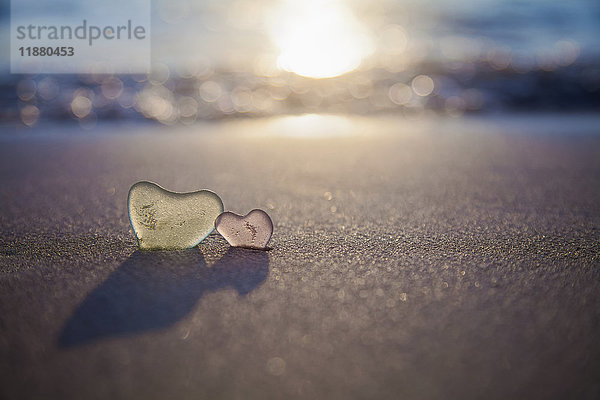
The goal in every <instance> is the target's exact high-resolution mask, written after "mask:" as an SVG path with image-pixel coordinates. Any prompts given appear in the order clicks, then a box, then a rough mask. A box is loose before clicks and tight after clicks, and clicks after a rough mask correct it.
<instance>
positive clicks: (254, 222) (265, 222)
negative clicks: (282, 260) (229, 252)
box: [215, 210, 273, 249]
mask: <svg viewBox="0 0 600 400" xmlns="http://www.w3.org/2000/svg"><path fill="white" fill-rule="evenodd" d="M215 228H216V229H217V232H219V233H220V234H221V236H223V237H224V238H225V240H227V242H229V244H230V245H232V246H234V247H247V248H250V249H266V248H267V243H269V240H270V239H271V235H272V234H273V221H271V218H270V217H269V215H268V214H267V213H266V212H264V211H263V210H252V211H250V212H249V213H248V214H247V215H246V216H244V217H242V216H241V215H237V214H234V213H232V212H224V213H222V214H221V215H219V216H218V217H217V219H216V220H215Z"/></svg>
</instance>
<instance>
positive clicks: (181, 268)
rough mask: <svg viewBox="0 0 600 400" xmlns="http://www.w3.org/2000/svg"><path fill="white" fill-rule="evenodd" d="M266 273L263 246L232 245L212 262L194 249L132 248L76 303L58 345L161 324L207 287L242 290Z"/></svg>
mask: <svg viewBox="0 0 600 400" xmlns="http://www.w3.org/2000/svg"><path fill="white" fill-rule="evenodd" d="M268 274H269V256H268V255H267V253H266V252H264V251H258V250H247V249H239V248H235V247H231V248H230V249H229V250H228V251H227V253H225V255H224V256H223V257H221V258H220V259H219V260H218V261H216V262H215V263H214V264H213V265H212V266H210V267H209V266H207V264H206V262H205V261H204V257H203V256H202V253H201V252H200V251H198V249H197V248H196V249H189V250H182V251H140V250H138V251H136V252H135V253H133V254H132V255H131V257H130V258H128V259H127V260H126V261H125V262H124V263H123V264H122V265H121V266H119V268H117V269H116V270H115V271H114V272H113V273H112V274H111V275H110V276H109V277H108V278H107V279H106V281H104V282H103V283H102V284H101V285H100V286H99V287H97V288H96V289H95V290H94V291H92V292H91V293H90V294H89V295H88V297H87V298H86V299H85V300H84V301H83V302H82V303H81V304H80V305H79V307H77V309H76V310H75V312H74V313H73V315H72V316H71V317H70V318H69V320H68V321H67V323H66V324H65V327H64V328H63V330H62V332H61V333H60V335H59V337H58V346H59V347H71V346H77V345H80V344H85V343H88V342H90V341H93V340H96V339H101V338H106V337H112V336H122V335H127V334H133V333H139V332H145V331H149V330H154V329H160V328H165V327H168V326H171V325H173V324H175V323H176V322H177V321H179V320H181V319H182V318H184V317H185V316H186V315H188V314H189V313H190V312H191V311H192V310H193V309H194V307H195V305H196V303H197V302H198V300H199V299H200V298H201V297H202V296H203V295H204V294H205V293H207V292H211V291H216V290H220V289H225V288H234V289H235V290H237V292H238V293H239V294H240V295H245V294H247V293H249V292H251V291H252V290H254V289H256V288H257V287H259V286H260V285H261V284H262V283H263V282H264V281H265V279H266V278H267V275H268Z"/></svg>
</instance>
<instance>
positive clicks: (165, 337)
mask: <svg viewBox="0 0 600 400" xmlns="http://www.w3.org/2000/svg"><path fill="white" fill-rule="evenodd" d="M599 122H600V119H599V118H598V116H597V115H564V116H557V115H540V116H535V115H529V116H525V115H522V116H508V117H476V116H472V117H465V118H461V119H452V118H446V117H432V118H414V119H406V118H396V117H386V116H381V117H340V116H311V115H309V116H292V117H285V118H272V119H237V120H236V119H233V120H230V121H225V122H214V123H198V124H194V125H191V126H175V127H161V126H159V125H158V124H150V123H148V124H146V123H144V124H133V123H126V124H119V123H118V122H111V123H105V124H103V123H99V124H98V125H97V126H96V127H95V128H94V129H92V130H90V131H86V130H82V129H81V128H79V127H77V126H76V125H75V124H73V125H68V124H61V125H56V126H55V127H52V126H48V125H49V124H48V125H44V124H41V125H39V126H37V127H35V128H34V129H31V130H25V129H24V128H15V129H12V128H6V129H3V131H2V135H0V176H1V178H2V185H0V205H1V207H0V226H1V227H2V228H1V230H0V376H2V378H1V384H0V398H6V399H17V398H18V399H34V398H60V399H95V398H98V399H106V398H112V399H166V398H173V399H215V398H228V399H230V398H243V399H249V398H256V399H281V398H298V399H300V398H308V399H322V398H333V399H359V398H361V399H365V398H404V399H440V398H460V399H480V398H486V399H505V398H515V399H518V398H520V399H523V398H527V399H550V398H556V399H559V398H581V399H586V398H590V399H591V398H597V397H598V396H600V385H599V384H598V382H599V381H600V344H599V343H598V338H599V337H600V323H599V322H600V259H599V257H600V157H599V155H600V130H599V129H598V126H600V123H599ZM139 180H150V181H153V182H156V183H158V184H160V185H161V186H163V187H165V188H167V189H170V190H174V191H193V190H198V189H210V190H213V191H215V192H216V193H218V194H219V195H220V196H221V198H222V200H223V202H224V204H225V209H226V210H229V211H233V212H236V213H238V214H245V213H247V212H248V211H250V210H251V209H253V208H261V209H264V210H265V211H267V212H268V213H269V215H270V216H271V218H272V219H273V222H274V226H275V230H274V235H273V238H272V241H271V243H270V246H271V247H272V249H271V250H270V251H268V252H261V251H256V250H242V249H232V248H230V247H229V246H228V245H227V243H226V242H225V241H224V240H223V239H222V238H221V237H219V236H218V235H217V234H216V233H213V234H211V235H210V236H209V237H208V238H207V239H206V240H205V241H204V242H202V243H201V244H200V245H199V247H198V248H195V249H190V250H186V251H179V252H143V251H139V250H137V243H136V240H135V236H134V234H133V232H132V231H131V227H130V225H129V220H128V215H127V203H126V201H127V192H128V190H129V187H130V186H131V185H132V184H133V183H135V182H137V181H139Z"/></svg>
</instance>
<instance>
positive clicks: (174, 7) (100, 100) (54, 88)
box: [0, 0, 600, 127]
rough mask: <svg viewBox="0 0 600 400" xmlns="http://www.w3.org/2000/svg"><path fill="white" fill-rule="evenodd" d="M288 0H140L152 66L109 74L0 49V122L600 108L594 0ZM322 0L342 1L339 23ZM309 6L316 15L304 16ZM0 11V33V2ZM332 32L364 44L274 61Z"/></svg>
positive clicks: (62, 8) (75, 10)
mask: <svg viewBox="0 0 600 400" xmlns="http://www.w3.org/2000/svg"><path fill="white" fill-rule="evenodd" d="M22 1H31V0H22ZM301 3H302V4H308V5H307V6H303V7H304V8H303V10H304V11H306V14H305V15H304V14H302V13H295V12H288V14H285V13H281V9H282V7H281V6H282V4H283V5H286V6H289V5H290V4H292V6H296V5H297V4H295V3H294V1H292V0H258V1H250V0H234V1H231V0H225V1H224V0H220V1H217V0H205V1H191V0H171V1H167V0H159V1H157V2H153V11H152V52H153V64H152V70H151V71H149V72H148V73H147V74H142V75H115V74H112V73H111V71H110V67H108V68H107V66H99V67H98V68H97V69H95V70H91V71H90V73H88V74H82V75H50V74H43V73H40V74H37V75H15V74H12V75H11V74H9V73H8V72H7V61H8V60H3V64H2V70H3V71H4V73H2V74H1V75H0V120H2V121H5V122H9V123H13V122H14V123H17V124H25V125H30V126H31V125H35V124H39V123H43V122H44V121H48V120H60V121H63V120H64V121H68V120H72V121H77V122H78V123H80V124H81V125H82V126H84V127H89V126H94V125H95V124H96V123H97V122H98V121H102V120H115V119H132V120H135V119H151V120H156V121H159V122H161V123H163V124H167V125H170V124H175V123H183V124H188V123H193V122H194V121H196V120H205V119H220V118H226V117H227V118H229V117H236V116H250V117H257V116H270V115H282V114H298V113H319V112H325V113H339V114H373V113H398V114H407V115H420V114H426V113H442V114H447V115H451V116H459V115H462V114H464V113H496V112H502V111H511V112H513V111H517V112H530V111H554V112H563V111H592V112H597V111H599V110H600V95H599V93H600V46H598V44H597V38H598V37H600V3H599V2H597V1H595V0H574V1H568V2H565V1H557V0H545V1H535V0H533V1H523V0H504V1H502V0H480V1H477V2H474V1H460V0H454V1H450V0H421V1H416V0H407V1H392V0H378V1H372V2H360V1H357V0H348V1H341V0H340V1H336V0H329V1H318V0H315V1H309V2H301ZM32 4H33V3H32ZM298 4H299V3H298ZM332 4H333V5H334V6H335V7H337V8H335V9H334V10H337V9H339V10H344V13H340V16H343V18H342V17H340V22H339V24H338V25H339V26H337V25H336V26H334V25H335V22H336V17H337V15H336V14H335V13H331V10H332V9H333V8H332ZM99 6H101V4H100V3H99V2H91V1H79V2H74V1H69V0H63V1H60V2H56V3H54V4H53V7H46V6H33V5H32V8H31V9H32V13H34V12H35V13H36V15H40V14H41V15H44V13H48V14H51V13H70V14H72V15H80V14H81V13H83V14H85V13H86V12H92V13H93V10H94V7H99ZM4 9H5V10H6V9H7V8H6V7H4ZM290 9H293V10H295V9H296V8H293V7H292V8H290ZM328 10H329V11H328ZM327 12H330V14H327ZM296 14H298V15H296ZM319 17H323V18H322V19H323V21H324V22H318V21H317V22H315V20H319ZM303 18H304V19H305V20H303ZM350 19H352V21H353V24H354V25H352V29H355V30H356V29H357V28H355V25H356V26H357V25H360V32H359V33H360V35H359V36H357V35H354V36H352V33H353V31H351V30H349V28H348V29H346V27H345V26H344V23H345V21H346V22H347V20H350ZM1 21H2V22H1V23H2V28H3V30H4V31H6V30H7V29H8V28H7V26H8V24H9V22H10V21H9V18H8V14H7V13H6V12H4V13H3V18H2V20H1ZM273 21H275V22H273ZM319 21H320V20H319ZM294 26H297V27H298V28H297V29H296V31H297V32H299V33H300V34H301V35H302V37H304V38H305V39H304V42H302V41H301V42H300V43H298V41H297V40H296V42H293V44H289V43H290V42H288V44H286V43H285V42H284V44H283V45H282V44H281V40H280V39H281V38H280V37H279V36H281V32H282V29H283V31H284V32H285V30H286V29H288V28H290V27H292V28H293V27H294ZM348 26H350V25H348ZM274 27H275V28H274ZM277 29H279V30H277ZM290 29H291V28H290ZM288 30H289V29H288ZM315 32H316V33H315ZM332 38H335V40H337V42H339V43H336V42H335V41H333V42H332V43H333V46H332V47H330V48H333V49H335V48H336V47H338V45H339V47H340V48H344V49H347V50H346V52H350V51H352V49H355V48H357V47H358V46H359V43H358V40H359V38H366V39H368V43H369V50H368V51H364V54H363V55H362V58H361V59H360V64H359V65H356V66H354V65H353V66H352V68H351V69H350V70H349V71H345V73H343V74H340V75H336V76H332V77H328V78H326V79H314V78H313V77H311V76H302V73H298V71H301V70H300V69H298V68H296V69H294V65H293V64H292V65H291V67H289V65H288V66H286V65H282V61H281V54H282V53H284V52H286V51H287V52H288V53H290V52H291V54H292V56H295V57H296V58H293V57H292V61H294V62H296V63H297V64H298V65H302V66H306V63H307V62H308V66H309V67H314V68H317V70H318V68H319V67H323V66H322V65H319V64H318V60H314V59H317V58H319V57H320V55H319V54H320V53H314V52H312V53H311V51H312V50H314V49H317V48H319V46H322V42H327V40H330V41H332V40H333V39H332ZM3 46H6V44H5V43H4V44H3ZM286 46H288V47H287V48H286ZM294 46H295V47H294ZM299 49H300V50H302V51H300V50H299ZM325 49H326V50H327V49H328V48H325ZM294 51H295V52H294ZM5 53H6V52H5ZM340 54H341V55H340V56H339V57H338V60H339V59H340V58H343V56H344V53H340ZM326 55H327V54H325V56H326ZM334 61H335V59H334ZM288 67H289V68H288ZM314 68H313V69H314Z"/></svg>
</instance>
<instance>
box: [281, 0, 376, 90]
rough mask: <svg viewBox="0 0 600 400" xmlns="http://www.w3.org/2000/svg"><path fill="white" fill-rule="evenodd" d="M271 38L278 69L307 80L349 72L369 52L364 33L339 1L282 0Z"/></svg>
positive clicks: (370, 50)
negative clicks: (276, 49)
mask: <svg viewBox="0 0 600 400" xmlns="http://www.w3.org/2000/svg"><path fill="white" fill-rule="evenodd" d="M271 35H272V39H273V41H274V42H275V43H276V44H277V45H278V46H279V49H280V53H279V57H278V59H277V63H278V66H279V68H281V69H284V70H286V71H290V72H294V73H296V74H298V75H302V76H306V77H310V78H330V77H334V76H338V75H342V74H345V73H347V72H350V71H352V70H354V69H356V68H357V67H358V66H359V65H360V63H361V61H362V60H363V59H364V58H365V57H366V56H368V55H369V54H370V53H371V52H372V43H371V40H370V38H369V35H368V33H367V32H366V30H365V29H364V27H363V26H362V25H361V23H360V22H359V21H358V20H357V19H356V18H355V17H354V15H352V13H351V12H350V10H348V8H347V7H345V6H344V5H343V4H342V3H341V1H339V0H338V1H336V0H320V1H319V0H284V3H283V4H282V6H281V7H280V8H279V9H278V11H277V12H276V13H275V15H274V18H273V21H272V29H271Z"/></svg>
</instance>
